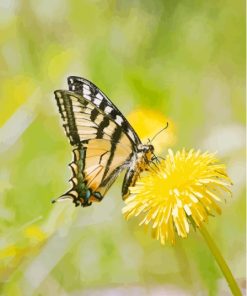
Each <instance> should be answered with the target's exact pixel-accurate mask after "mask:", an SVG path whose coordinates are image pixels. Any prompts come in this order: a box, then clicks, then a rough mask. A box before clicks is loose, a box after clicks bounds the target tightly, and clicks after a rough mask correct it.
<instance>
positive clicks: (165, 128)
mask: <svg viewBox="0 0 247 296" xmlns="http://www.w3.org/2000/svg"><path fill="white" fill-rule="evenodd" d="M168 125H169V124H168V121H167V123H166V126H165V127H164V128H162V129H161V130H160V131H158V132H157V134H155V135H154V136H153V138H152V139H151V140H149V139H148V140H149V141H150V143H151V142H153V140H154V139H155V138H156V137H157V136H158V135H159V134H160V133H162V132H163V131H164V130H166V129H167V128H168Z"/></svg>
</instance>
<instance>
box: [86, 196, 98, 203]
mask: <svg viewBox="0 0 247 296" xmlns="http://www.w3.org/2000/svg"><path fill="white" fill-rule="evenodd" d="M88 201H89V202H100V200H99V199H98V198H96V197H95V196H93V195H91V196H90V197H89V199H88Z"/></svg>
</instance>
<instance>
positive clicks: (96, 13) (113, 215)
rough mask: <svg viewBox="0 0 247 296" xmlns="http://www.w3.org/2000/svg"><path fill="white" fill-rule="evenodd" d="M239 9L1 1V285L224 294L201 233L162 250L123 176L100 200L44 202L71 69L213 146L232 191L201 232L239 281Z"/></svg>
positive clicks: (56, 165)
mask: <svg viewBox="0 0 247 296" xmlns="http://www.w3.org/2000/svg"><path fill="white" fill-rule="evenodd" d="M244 11H245V7H244V2H243V1H232V0H226V1H212V0H209V1H192V0H190V1H189V0H185V1H171V0H169V1H167V0H164V1H161V0H160V1H123V0H122V1H96V0H94V1H79V0H78V1H76V0H72V1H65V0H61V1H59V0H55V1H47V0H44V1H34V0H32V1H28V0H22V1H21V0H19V1H14V0H10V1H7V0H2V1H0V43H1V48H0V78H1V83H0V102H1V108H0V128H1V129H0V202H1V207H0V221H1V222H0V231H1V237H0V280H1V288H0V291H1V294H2V295H126V294H127V293H128V295H227V294H224V293H228V291H229V290H228V287H227V285H226V283H225V281H224V279H223V278H222V274H221V272H220V271H219V269H218V267H217V266H216V264H215V262H214V259H213V258H212V256H211V254H210V253H209V251H208V249H207V247H206V246H205V244H204V242H203V240H202V238H201V236H200V234H199V233H197V232H194V231H192V233H191V235H190V236H189V238H188V239H186V240H181V239H178V240H177V244H176V246H175V247H171V246H165V247H164V246H161V245H160V244H159V243H158V242H156V241H154V240H152V239H151V238H150V236H147V235H146V234H145V233H144V232H143V230H142V229H141V228H139V227H138V225H137V224H136V223H135V221H133V222H132V221H131V222H128V223H127V222H125V221H124V219H123V217H122V214H121V208H122V206H123V202H122V199H121V178H119V179H118V181H117V182H116V183H115V184H114V185H113V187H112V188H111V190H110V191H109V193H108V194H107V196H106V197H105V199H104V200H103V201H102V202H101V203H100V204H95V205H93V206H91V207H89V208H74V206H73V204H72V203H70V202H68V203H60V204H55V205H52V204H51V199H52V198H55V197H57V196H59V195H60V194H62V193H63V192H65V190H67V189H68V188H69V184H68V179H69V178H70V175H71V173H70V170H69V168H68V167H67V164H68V163H69V162H70V161H71V148H70V145H69V143H68V141H67V139H66V137H65V135H64V132H63V130H62V126H61V120H60V115H59V114H58V110H57V107H56V104H55V100H54V97H53V91H54V90H55V89H60V88H62V89H63V88H67V85H66V77H67V76H69V75H78V76H82V77H85V78H87V79H89V80H91V81H93V82H94V83H95V84H96V85H97V86H99V87H100V88H101V89H102V90H103V92H105V93H106V94H107V95H108V96H109V97H110V98H111V99H112V101H113V102H114V104H116V105H117V106H118V107H119V109H120V110H121V111H122V112H123V113H124V114H125V115H126V116H127V115H128V114H129V113H130V112H131V111H133V110H144V109H145V110H150V112H160V113H162V114H163V115H164V117H168V118H170V119H171V120H172V122H173V124H174V126H175V131H174V133H176V135H175V136H176V139H177V141H176V145H175V146H173V148H174V149H178V148H181V147H186V148H196V149H202V150H209V151H211V152H214V151H218V157H219V158H220V159H221V161H223V162H225V163H226V164H227V167H228V172H229V175H230V177H231V178H232V179H233V182H234V186H233V196H232V198H226V203H223V204H222V208H223V214H222V216H220V217H216V218H213V217H212V218H211V219H210V221H209V224H208V229H209V231H210V232H211V234H212V236H213V237H214V238H215V240H216V243H217V245H218V246H219V248H220V250H221V251H222V253H223V255H224V257H225V258H226V260H227V262H228V263H229V265H230V267H231V269H232V271H233V274H234V276H235V277H236V278H237V280H238V282H239V284H240V285H241V286H242V287H243V286H244V279H245V164H244V160H245V113H244V108H245V103H244V96H245V89H244V79H245V67H244V64H245V41H244V40H245V30H244V16H245V15H244ZM137 121H138V120H137ZM148 121H150V122H151V121H152V117H151V118H150V116H147V118H146V121H145V123H146V124H147V126H148V125H149V124H148ZM133 125H134V127H135V124H134V123H133ZM162 127H163V126H160V128H162ZM137 129H138V127H137ZM155 132H156V131H154V133H155ZM163 136H164V134H163ZM160 137H162V135H160ZM154 144H155V143H154ZM170 144H171V143H170ZM165 153H166V149H164V150H163V154H165Z"/></svg>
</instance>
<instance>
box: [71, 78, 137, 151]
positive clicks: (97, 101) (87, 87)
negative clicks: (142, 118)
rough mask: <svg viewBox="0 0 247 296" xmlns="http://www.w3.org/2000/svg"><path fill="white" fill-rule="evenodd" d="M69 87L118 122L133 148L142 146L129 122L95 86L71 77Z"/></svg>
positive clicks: (87, 81)
mask: <svg viewBox="0 0 247 296" xmlns="http://www.w3.org/2000/svg"><path fill="white" fill-rule="evenodd" d="M68 85H69V90H70V91H73V92H76V93H79V94H80V95H82V96H83V97H84V98H86V99H87V100H88V101H90V102H92V103H93V104H94V105H95V106H97V107H98V108H99V109H101V110H102V111H103V112H104V113H105V115H107V116H108V117H109V118H111V119H112V120H113V121H114V122H116V124H118V125H119V126H121V127H122V129H123V131H124V132H125V133H126V134H127V136H128V137H129V139H130V141H131V142H132V143H133V146H134V147H133V148H136V147H137V145H138V144H141V140H140V139H139V137H138V135H137V134H136V132H135V131H134V129H133V128H132V126H131V125H130V123H129V122H128V120H127V119H126V118H125V117H124V115H123V114H122V113H121V112H120V111H119V109H118V108H117V107H116V106H115V105H114V104H113V103H112V101H111V100H110V99H109V98H108V97H107V96H106V95H105V94H104V93H103V92H102V91H101V90H100V89H99V88H98V87H97V86H96V85H95V84H93V83H92V82H91V81H89V80H87V79H85V78H82V77H77V76H70V77H68Z"/></svg>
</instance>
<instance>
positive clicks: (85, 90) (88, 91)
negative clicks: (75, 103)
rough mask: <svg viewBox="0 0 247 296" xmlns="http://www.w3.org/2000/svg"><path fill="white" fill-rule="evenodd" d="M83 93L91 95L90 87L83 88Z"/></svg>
mask: <svg viewBox="0 0 247 296" xmlns="http://www.w3.org/2000/svg"><path fill="white" fill-rule="evenodd" d="M83 95H91V91H90V90H89V89H86V88H84V89H83Z"/></svg>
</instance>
